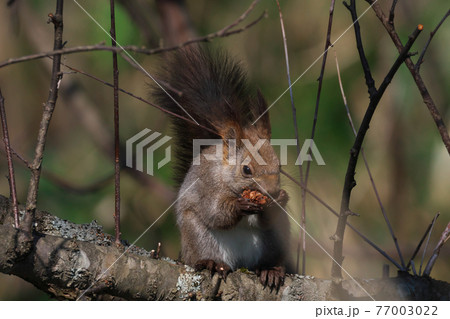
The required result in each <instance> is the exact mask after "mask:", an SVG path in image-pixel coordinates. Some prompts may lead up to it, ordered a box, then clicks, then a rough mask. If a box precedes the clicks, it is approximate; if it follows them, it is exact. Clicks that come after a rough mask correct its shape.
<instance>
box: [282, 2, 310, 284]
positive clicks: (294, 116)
mask: <svg viewBox="0 0 450 319" xmlns="http://www.w3.org/2000/svg"><path fill="white" fill-rule="evenodd" d="M277 6H278V12H279V15H280V24H281V34H282V36H283V47H284V57H285V61H286V73H287V79H288V84H289V94H290V96H291V109H292V119H293V121H294V132H295V139H296V141H297V145H296V146H297V155H299V154H300V138H299V135H298V124H297V109H296V108H295V103H294V94H293V93H292V84H291V73H290V69H289V55H288V49H287V40H286V32H285V30H284V22H283V14H282V12H281V7H280V2H279V1H278V0H277ZM298 169H299V172H300V181H301V182H302V183H303V168H302V166H301V165H299V166H298ZM300 190H301V192H300V194H301V198H302V213H301V221H300V223H301V226H302V227H300V234H299V238H298V244H297V263H296V267H295V269H296V271H297V272H299V271H300V268H299V259H300V245H301V243H303V245H302V247H301V250H302V272H301V274H302V275H305V272H306V233H305V230H306V210H305V191H304V190H303V189H300Z"/></svg>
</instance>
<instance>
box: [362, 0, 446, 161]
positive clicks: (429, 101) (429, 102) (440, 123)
mask: <svg viewBox="0 0 450 319" xmlns="http://www.w3.org/2000/svg"><path fill="white" fill-rule="evenodd" d="M366 2H368V3H369V4H370V5H372V10H373V11H374V12H375V14H376V16H377V17H378V19H379V20H380V21H381V23H382V24H383V26H384V28H385V29H386V31H387V32H388V34H389V36H390V37H391V39H392V41H393V42H394V44H395V46H396V47H397V50H398V52H401V51H402V50H403V44H402V41H401V40H400V37H399V36H398V34H397V32H396V31H395V28H394V25H393V24H390V23H389V21H388V18H386V16H385V14H384V12H383V10H382V9H381V7H380V5H379V3H378V2H374V0H366ZM405 64H406V66H407V67H408V70H409V72H410V73H411V75H412V77H413V79H414V82H415V83H416V86H417V88H418V89H419V92H420V94H421V95H422V99H423V102H424V103H425V105H426V106H427V108H428V111H429V112H430V114H431V117H432V118H433V120H434V122H435V124H436V126H437V129H438V131H439V134H440V135H441V139H442V142H443V143H444V146H445V148H446V149H447V152H448V153H449V155H450V136H449V134H448V130H447V127H446V126H445V123H444V120H443V119H442V116H441V114H440V112H439V110H438V109H437V107H436V104H435V103H434V101H433V98H432V97H431V95H430V93H429V92H428V89H427V87H426V85H425V83H424V82H423V79H422V76H421V75H420V74H419V73H418V72H416V71H415V65H414V63H413V62H412V61H411V59H410V58H409V57H407V58H406V60H405Z"/></svg>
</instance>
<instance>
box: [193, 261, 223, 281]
mask: <svg viewBox="0 0 450 319" xmlns="http://www.w3.org/2000/svg"><path fill="white" fill-rule="evenodd" d="M203 269H207V270H209V271H210V272H211V277H212V276H214V273H216V272H217V273H218V274H219V276H220V277H221V278H222V279H223V280H226V279H227V276H228V274H229V273H230V272H231V267H230V266H228V265H227V264H226V263H224V262H215V261H214V260H212V259H202V260H199V261H197V262H196V263H195V270H196V271H201V270H203Z"/></svg>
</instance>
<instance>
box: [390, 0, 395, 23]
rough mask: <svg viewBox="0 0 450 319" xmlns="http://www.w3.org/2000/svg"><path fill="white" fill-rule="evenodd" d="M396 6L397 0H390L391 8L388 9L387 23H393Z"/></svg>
mask: <svg viewBox="0 0 450 319" xmlns="http://www.w3.org/2000/svg"><path fill="white" fill-rule="evenodd" d="M396 6H397V0H392V5H391V10H390V11H389V23H390V24H392V25H393V24H394V17H395V7H396Z"/></svg>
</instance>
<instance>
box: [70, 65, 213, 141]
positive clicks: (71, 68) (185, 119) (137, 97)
mask: <svg viewBox="0 0 450 319" xmlns="http://www.w3.org/2000/svg"><path fill="white" fill-rule="evenodd" d="M61 64H62V65H63V66H65V67H66V68H68V69H70V70H72V71H74V72H76V73H79V74H82V75H84V76H87V77H89V78H91V79H93V80H95V81H97V82H100V83H103V84H104V85H106V86H109V87H111V88H114V84H112V83H109V82H106V81H104V80H102V79H100V78H98V77H96V76H95V75H92V74H90V73H87V72H84V71H82V70H79V69H76V68H74V67H72V66H70V65H67V64H65V63H61ZM163 85H164V84H163ZM119 91H120V92H122V93H125V94H127V95H129V96H131V97H133V98H135V99H137V100H139V101H141V102H143V103H145V104H148V105H150V106H153V107H155V108H157V109H158V110H160V111H162V112H164V113H167V114H170V115H172V116H174V117H177V118H179V119H182V120H183V121H186V122H189V123H191V124H195V125H197V124H196V123H195V122H194V121H192V120H191V119H189V118H187V117H184V116H182V115H179V114H177V113H173V112H171V111H169V110H167V109H165V108H163V107H161V106H159V105H157V104H154V103H152V102H150V101H148V100H145V99H144V98H142V97H139V96H137V95H134V94H133V93H131V92H129V91H126V90H124V89H121V88H119ZM197 126H199V127H201V128H202V129H204V130H207V131H208V132H210V133H214V134H217V133H216V132H215V131H213V130H212V129H210V128H208V127H206V126H203V125H197Z"/></svg>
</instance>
